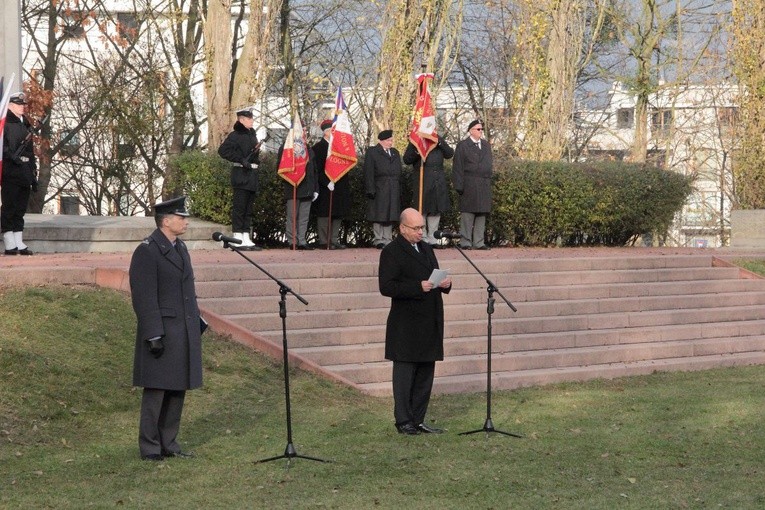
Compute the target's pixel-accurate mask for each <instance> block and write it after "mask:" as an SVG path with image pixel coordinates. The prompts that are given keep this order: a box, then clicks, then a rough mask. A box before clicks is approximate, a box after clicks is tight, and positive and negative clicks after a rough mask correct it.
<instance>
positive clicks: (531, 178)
mask: <svg viewBox="0 0 765 510" xmlns="http://www.w3.org/2000/svg"><path fill="white" fill-rule="evenodd" d="M690 192H691V179H690V178H688V177H685V176H682V175H680V174H678V173H675V172H669V171H666V170H661V169H658V168H655V167H650V166H642V165H629V164H624V163H597V164H592V163H589V164H581V163H579V164H570V163H562V162H549V163H535V162H516V163H512V164H509V165H507V166H505V167H504V168H501V169H498V170H496V171H495V175H494V210H493V212H492V214H491V217H490V218H489V225H488V227H487V231H488V236H489V238H490V241H491V242H492V243H494V244H502V243H511V244H514V245H528V246H549V245H560V246H581V245H588V246H591V245H605V246H623V245H625V244H628V243H634V242H635V241H636V240H637V238H638V237H639V236H640V235H643V234H646V233H655V234H658V235H663V234H664V233H666V231H667V229H668V228H669V226H670V225H671V224H672V220H673V218H674V216H675V214H676V213H677V212H678V211H680V209H681V208H682V206H683V204H684V203H685V200H686V199H687V197H688V195H689V194H690Z"/></svg>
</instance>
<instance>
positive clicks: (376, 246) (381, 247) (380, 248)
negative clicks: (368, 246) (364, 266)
mask: <svg viewBox="0 0 765 510" xmlns="http://www.w3.org/2000/svg"><path fill="white" fill-rule="evenodd" d="M375 248H377V249H378V250H382V249H383V248H385V245H384V244H383V243H377V244H376V245H375Z"/></svg>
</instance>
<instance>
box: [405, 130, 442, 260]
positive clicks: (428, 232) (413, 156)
mask: <svg viewBox="0 0 765 510" xmlns="http://www.w3.org/2000/svg"><path fill="white" fill-rule="evenodd" d="M452 156H454V149H452V148H451V147H449V144H448V143H446V140H444V139H443V137H441V136H439V137H438V144H437V145H436V146H435V147H433V149H432V150H431V151H430V154H428V157H427V158H425V165H423V164H422V158H421V157H420V153H419V152H418V151H417V147H415V146H414V144H412V143H411V142H409V145H407V147H406V150H405V151H404V164H406V165H412V168H413V169H414V172H412V183H413V186H412V189H413V190H414V202H413V207H414V208H415V209H417V208H418V206H419V201H420V167H421V166H423V167H424V170H423V172H422V190H423V191H422V211H421V212H422V215H423V216H424V217H425V232H424V235H423V240H424V241H425V242H426V243H428V244H429V245H431V246H433V247H434V248H437V247H439V246H440V245H439V244H438V240H436V238H435V237H433V232H435V231H436V230H438V224H439V223H440V222H441V214H442V213H447V212H449V211H451V210H452V202H451V200H450V199H449V186H448V185H447V184H446V174H445V173H444V160H447V159H451V158H452Z"/></svg>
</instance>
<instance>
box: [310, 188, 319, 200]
mask: <svg viewBox="0 0 765 510" xmlns="http://www.w3.org/2000/svg"><path fill="white" fill-rule="evenodd" d="M317 198H319V192H318V191H314V192H313V200H311V202H316V199H317Z"/></svg>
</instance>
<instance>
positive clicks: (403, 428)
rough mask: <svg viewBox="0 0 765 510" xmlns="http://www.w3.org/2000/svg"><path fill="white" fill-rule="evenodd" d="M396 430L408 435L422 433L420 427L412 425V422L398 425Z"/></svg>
mask: <svg viewBox="0 0 765 510" xmlns="http://www.w3.org/2000/svg"><path fill="white" fill-rule="evenodd" d="M396 430H398V433H399V434H405V435H407V436H416V435H418V434H419V433H420V429H418V428H417V427H415V426H414V425H412V424H411V423H404V424H403V425H396Z"/></svg>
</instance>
